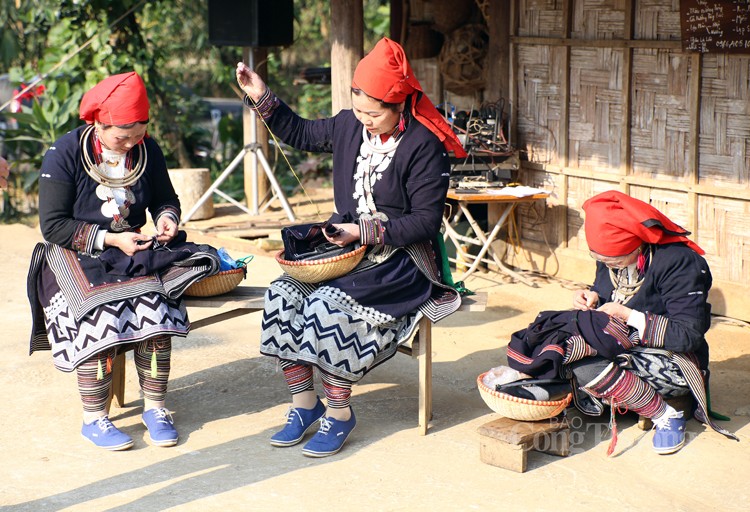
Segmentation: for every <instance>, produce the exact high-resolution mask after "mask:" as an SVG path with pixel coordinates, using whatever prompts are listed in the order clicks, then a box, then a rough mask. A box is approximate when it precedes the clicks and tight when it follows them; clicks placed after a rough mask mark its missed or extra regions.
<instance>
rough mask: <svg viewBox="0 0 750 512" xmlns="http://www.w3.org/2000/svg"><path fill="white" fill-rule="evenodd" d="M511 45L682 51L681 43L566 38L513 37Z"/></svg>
mask: <svg viewBox="0 0 750 512" xmlns="http://www.w3.org/2000/svg"><path fill="white" fill-rule="evenodd" d="M510 41H511V43H513V44H517V45H529V46H571V47H579V46H582V47H586V48H647V49H649V50H652V49H659V50H674V51H677V52H679V51H681V50H682V46H681V43H680V41H654V40H647V41H642V40H631V41H628V40H625V39H568V38H565V37H526V36H512V37H511V38H510Z"/></svg>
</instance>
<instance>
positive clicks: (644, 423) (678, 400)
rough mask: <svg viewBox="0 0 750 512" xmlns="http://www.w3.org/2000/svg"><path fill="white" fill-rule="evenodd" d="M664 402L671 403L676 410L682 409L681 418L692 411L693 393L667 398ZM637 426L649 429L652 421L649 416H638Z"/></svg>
mask: <svg viewBox="0 0 750 512" xmlns="http://www.w3.org/2000/svg"><path fill="white" fill-rule="evenodd" d="M665 402H667V404H668V405H671V406H672V407H674V408H675V409H677V410H678V411H682V417H683V418H689V417H690V414H691V413H692V412H693V395H692V394H690V393H688V394H687V395H683V396H676V397H674V398H668V399H667V400H665ZM638 428H640V429H641V430H651V429H652V428H654V422H652V421H651V418H646V417H645V416H638Z"/></svg>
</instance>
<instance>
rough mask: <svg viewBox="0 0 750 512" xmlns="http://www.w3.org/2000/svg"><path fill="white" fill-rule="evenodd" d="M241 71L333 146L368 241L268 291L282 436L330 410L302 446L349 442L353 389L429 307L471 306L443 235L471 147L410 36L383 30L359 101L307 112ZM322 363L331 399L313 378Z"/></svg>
mask: <svg viewBox="0 0 750 512" xmlns="http://www.w3.org/2000/svg"><path fill="white" fill-rule="evenodd" d="M236 75H237V81H238V83H239V85H240V87H241V88H242V90H243V91H244V92H245V93H246V104H248V106H251V107H252V108H255V109H257V111H258V113H259V114H260V115H261V116H262V117H263V118H264V119H265V121H266V123H267V124H268V126H269V128H270V129H271V131H272V132H273V133H274V134H276V135H277V136H279V138H281V139H282V140H283V141H284V142H286V143H287V144H290V145H292V146H294V147H296V148H299V149H302V150H306V151H316V152H332V153H333V187H334V202H335V213H333V215H332V216H331V217H330V219H329V222H330V223H331V224H333V226H334V227H335V229H337V230H338V233H336V234H333V235H328V234H327V235H326V236H327V238H328V240H329V241H330V242H333V243H335V244H337V245H339V246H342V247H343V246H348V245H353V244H361V245H366V246H367V247H368V250H367V255H366V257H365V258H364V260H363V263H361V264H360V266H359V267H358V268H357V269H355V271H354V272H352V273H350V274H348V275H346V276H344V277H341V278H338V279H334V280H332V281H327V282H323V283H319V284H316V285H311V284H306V283H300V282H298V281H296V280H294V279H292V278H291V277H289V276H287V275H284V276H282V277H281V278H279V279H277V280H276V281H274V282H273V283H272V284H271V286H270V288H269V291H268V294H267V295H266V304H265V311H264V317H263V331H262V335H261V352H262V353H264V354H266V355H270V356H273V357H277V358H279V359H280V360H281V363H280V364H281V367H282V369H283V370H284V376H285V378H286V381H287V384H288V385H289V389H290V391H291V393H292V407H291V408H290V411H289V413H288V415H287V424H286V426H285V427H284V428H283V430H281V431H280V432H278V433H276V434H275V435H274V436H273V437H272V438H271V444H272V445H274V446H292V445H295V444H297V443H299V442H300V441H302V438H303V437H304V435H305V433H306V431H307V430H309V429H310V428H312V427H313V425H315V424H316V423H317V422H318V420H320V429H319V430H318V433H317V434H316V435H315V436H314V437H313V438H312V439H311V440H310V441H309V442H308V443H307V444H306V445H305V446H304V448H303V450H302V452H303V453H304V454H305V455H307V456H310V457H325V456H327V455H331V454H334V453H336V452H338V451H339V450H340V449H341V447H342V446H343V444H344V442H345V441H346V439H347V437H348V436H349V434H350V433H351V431H352V429H353V428H354V426H355V424H356V419H355V416H354V413H353V412H352V409H351V407H350V405H349V398H350V395H351V388H352V384H353V383H354V382H357V381H358V380H360V379H361V378H362V376H364V375H365V373H367V372H368V371H369V370H370V369H372V368H373V367H374V366H376V365H378V364H380V363H381V362H383V361H385V360H386V359H388V358H390V357H391V356H392V355H394V354H395V353H396V349H397V348H398V346H399V344H401V343H403V342H405V341H406V340H408V339H409V337H410V336H411V335H412V334H413V332H414V331H415V328H416V326H417V322H418V320H419V318H420V317H421V315H423V314H426V315H428V316H429V317H430V318H431V319H432V320H434V321H437V320H439V319H441V318H443V317H445V316H447V315H448V314H450V313H452V312H453V311H455V310H456V309H457V308H458V306H459V305H460V297H459V295H458V293H456V292H455V290H454V289H453V288H451V287H448V286H445V285H444V284H443V283H442V279H441V277H442V276H441V275H440V273H439V269H440V265H439V262H438V261H436V256H435V254H436V252H437V251H436V248H435V247H433V242H434V241H435V240H436V238H437V236H438V234H439V230H440V226H441V222H442V213H443V206H444V202H445V196H446V193H447V190H448V178H449V174H450V162H449V157H448V153H449V152H451V151H452V152H454V153H455V154H456V155H459V156H462V155H464V154H465V153H464V151H463V148H462V147H461V143H460V142H459V141H458V139H457V138H456V136H455V135H454V133H453V131H452V130H451V128H450V126H449V125H448V123H447V122H446V121H445V120H444V119H443V118H442V117H441V116H440V114H439V113H438V111H437V110H436V109H435V107H434V106H433V104H432V103H431V102H430V100H429V99H428V98H427V96H426V95H425V94H424V92H423V91H422V88H421V86H420V84H419V82H418V81H417V79H416V77H415V76H414V73H413V72H412V70H411V66H410V65H409V62H408V61H407V59H406V57H405V55H404V51H403V49H402V48H401V46H400V45H399V44H398V43H396V42H394V41H391V40H389V39H387V38H384V39H382V40H381V41H380V42H378V44H377V45H376V46H375V48H373V50H372V51H371V52H370V53H369V54H368V55H367V56H366V57H365V58H363V59H362V60H361V61H360V63H359V64H358V66H357V68H356V70H355V72H354V79H353V81H352V105H353V108H352V109H351V110H342V111H341V112H339V113H338V114H336V115H335V116H333V117H331V118H328V119H320V120H307V119H302V118H300V117H299V116H297V115H296V114H295V113H294V112H292V110H291V109H290V108H289V107H288V106H287V105H286V104H284V103H283V102H282V101H280V100H279V99H278V98H277V97H276V96H275V95H274V94H273V92H271V91H270V90H269V89H268V88H267V87H266V84H265V83H264V82H263V81H262V80H261V78H260V77H259V76H258V75H257V74H256V73H254V72H253V71H252V70H251V69H249V68H248V67H247V66H245V65H244V64H242V63H239V64H238V65H237V70H236ZM313 366H315V367H317V368H319V370H320V374H321V379H322V381H323V390H324V392H325V396H326V404H325V405H323V403H322V402H321V400H320V399H319V398H318V397H317V395H316V393H315V391H314V388H313V369H312V368H313Z"/></svg>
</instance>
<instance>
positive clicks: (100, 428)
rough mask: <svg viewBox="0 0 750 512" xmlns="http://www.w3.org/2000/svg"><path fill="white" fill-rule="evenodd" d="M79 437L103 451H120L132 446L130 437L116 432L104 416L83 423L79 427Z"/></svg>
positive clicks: (115, 428)
mask: <svg viewBox="0 0 750 512" xmlns="http://www.w3.org/2000/svg"><path fill="white" fill-rule="evenodd" d="M81 435H82V436H83V437H84V439H88V440H89V441H91V442H92V443H94V444H95V445H96V446H98V447H99V448H104V449H105V450H111V451H120V450H127V449H128V448H130V447H131V446H133V440H132V439H131V438H130V436H129V435H127V434H124V433H122V432H120V431H119V430H117V427H115V426H114V425H113V424H112V422H111V421H109V418H108V417H106V416H102V417H101V418H98V419H96V420H94V421H93V422H91V423H88V424H86V423H84V424H83V427H81Z"/></svg>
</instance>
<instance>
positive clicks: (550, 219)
mask: <svg viewBox="0 0 750 512" xmlns="http://www.w3.org/2000/svg"><path fill="white" fill-rule="evenodd" d="M561 179H562V177H561V176H559V175H554V174H550V173H547V172H542V171H538V172H528V173H524V180H523V184H524V185H528V186H530V187H536V188H542V189H544V190H547V191H549V192H550V197H549V198H548V199H547V200H546V201H536V202H533V203H521V204H519V205H518V207H517V208H516V212H515V215H516V223H517V225H518V227H519V229H520V232H521V233H522V234H523V238H524V239H525V240H533V241H535V242H539V243H540V244H544V243H547V244H549V245H550V246H551V247H555V246H559V244H560V243H561V242H562V241H563V240H562V237H561V235H562V233H561V232H560V231H559V230H558V229H556V226H557V225H558V223H559V222H562V221H563V219H564V217H565V215H566V211H565V208H563V207H562V204H561V203H560V197H559V190H560V184H559V181H560V180H561Z"/></svg>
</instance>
